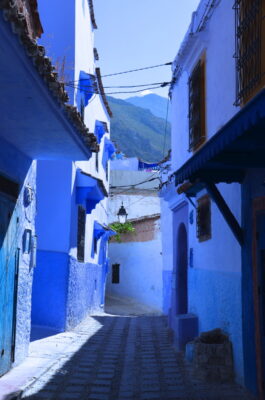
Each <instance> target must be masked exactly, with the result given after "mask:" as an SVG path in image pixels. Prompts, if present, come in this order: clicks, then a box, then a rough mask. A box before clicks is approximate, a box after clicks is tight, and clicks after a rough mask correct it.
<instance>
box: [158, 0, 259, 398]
mask: <svg viewBox="0 0 265 400" xmlns="http://www.w3.org/2000/svg"><path fill="white" fill-rule="evenodd" d="M264 12H265V4H264V1H258V2H251V1H247V0H237V1H235V2H234V5H232V4H231V3H228V2H225V1H222V0H221V1H220V0H219V1H214V0H213V1H210V2H207V1H201V2H200V4H199V6H198V9H197V11H196V12H195V13H194V14H193V17H192V21H191V24H190V27H189V29H188V32H187V34H186V36H185V38H184V40H183V43H182V45H181V47H180V50H179V52H178V54H177V57H176V58H175V60H174V63H173V78H172V86H171V89H170V95H171V101H172V166H171V168H172V173H171V174H169V179H168V181H167V182H166V183H165V184H164V185H163V188H162V191H161V194H162V202H163V207H164V209H165V211H164V213H163V214H164V217H165V219H166V220H167V221H168V224H170V225H171V227H172V233H171V237H172V240H171V241H170V242H169V245H170V247H171V249H170V254H171V255H172V256H171V257H170V259H169V260H168V273H167V285H169V282H170V280H171V290H170V292H171V294H170V297H168V293H169V290H168V291H167V294H166V295H165V301H166V302H167V304H168V303H170V310H169V320H170V325H171V328H172V330H173V331H174V334H175V341H176V343H177V345H178V346H179V347H180V348H184V347H185V344H186V343H187V342H188V341H189V340H192V339H193V338H194V337H195V336H196V335H197V334H199V333H200V332H202V331H208V330H211V329H214V328H221V329H222V330H223V331H225V332H226V333H227V334H228V335H229V338H230V340H231V342H232V344H233V357H234V368H235V376H236V379H237V380H238V381H239V382H241V383H243V384H244V385H246V386H247V387H248V388H249V389H250V390H251V391H252V392H253V393H259V395H260V398H264V397H263V396H264V388H263V383H262V382H263V381H264V371H265V369H264V363H265V358H264V356H263V352H262V348H263V347H264V342H263V325H264V315H263V311H262V310H263V294H262V293H263V292H262V290H263V289H262V288H263V284H264V283H263V277H262V276H263V275H262V274H263V273H262V267H261V265H262V254H263V229H264V225H263V222H262V221H263V213H264V207H263V204H264V195H265V192H264V185H263V184H262V182H263V180H262V179H263V178H262V177H263V175H264V167H265V165H264V157H263V155H262V154H264V153H263V152H264V138H263V137H264V134H263V132H264V128H265V126H264V109H263V107H264V106H263V105H264V99H265V98H264V89H263V87H264V74H265V64H264V60H263V54H264V45H265V34H264V32H265V31H264V17H263V16H264ZM224 26H225V29H224ZM162 220H163V215H162ZM162 226H163V222H162ZM163 251H164V249H163ZM170 271H171V272H170ZM170 274H172V275H171V278H170ZM165 279H166V278H165ZM183 320H185V321H183Z"/></svg>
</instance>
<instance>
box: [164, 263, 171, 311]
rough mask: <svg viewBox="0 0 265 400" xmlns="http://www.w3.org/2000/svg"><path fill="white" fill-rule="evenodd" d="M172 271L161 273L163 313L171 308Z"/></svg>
mask: <svg viewBox="0 0 265 400" xmlns="http://www.w3.org/2000/svg"><path fill="white" fill-rule="evenodd" d="M171 287H172V271H165V270H164V271H163V313H165V314H168V310H169V309H170V307H171Z"/></svg>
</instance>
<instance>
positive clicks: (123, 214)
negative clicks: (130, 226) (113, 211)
mask: <svg viewBox="0 0 265 400" xmlns="http://www.w3.org/2000/svg"><path fill="white" fill-rule="evenodd" d="M117 215H118V219H119V223H120V224H125V222H126V221H127V215H128V214H127V212H126V210H125V207H124V205H123V203H121V206H120V209H119V211H118V214H117Z"/></svg>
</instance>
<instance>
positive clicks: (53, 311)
mask: <svg viewBox="0 0 265 400" xmlns="http://www.w3.org/2000/svg"><path fill="white" fill-rule="evenodd" d="M61 3H62V7H60V5H59V4H57V5H56V8H54V7H53V6H52V2H50V4H51V7H47V1H40V2H39V9H40V13H41V15H42V16H43V17H42V18H43V27H44V32H45V33H44V34H43V37H42V43H44V44H45V45H46V46H47V47H48V48H49V53H50V56H51V57H52V59H53V60H54V62H55V64H57V72H58V76H59V78H60V79H61V81H62V82H63V84H64V86H65V88H66V89H67V91H68V93H69V98H70V102H69V109H70V110H71V109H72V108H74V107H77V109H78V110H79V112H80V118H81V120H82V121H83V122H84V124H85V126H86V129H87V132H89V133H90V134H91V135H93V136H95V137H96V141H97V150H96V151H95V153H94V154H93V155H92V157H91V158H88V159H87V160H84V161H82V159H80V160H79V161H75V162H74V161H65V162H50V161H41V162H38V165H37V193H38V196H37V234H38V238H39V240H38V251H37V268H36V274H35V277H34V283H33V306H32V322H33V331H35V332H36V331H37V330H38V329H39V327H41V329H43V328H47V329H55V330H58V331H63V330H66V329H70V328H71V327H73V326H76V325H77V324H78V323H79V322H80V321H81V320H82V319H83V318H84V317H85V316H86V315H87V314H88V313H91V312H93V311H95V310H99V309H101V307H102V306H103V304H104V287H105V280H106V271H107V243H108V238H109V236H110V235H111V234H112V232H111V231H110V230H109V229H108V228H107V211H106V210H107V198H108V188H109V182H108V181H109V159H110V157H111V155H112V154H113V152H114V150H115V148H114V145H113V144H112V142H111V141H110V138H109V132H110V124H109V122H110V116H111V111H110V109H109V106H108V103H107V100H106V97H105V94H104V90H103V86H102V82H101V76H100V70H99V68H98V67H97V66H96V63H97V60H98V53H97V50H96V48H95V47H94V30H95V29H96V28H97V26H96V21H95V15H94V9H93V3H92V1H79V0H76V1H74V2H69V4H67V5H66V4H65V2H61ZM51 9H53V12H52V15H51V12H50V10H51ZM51 38H52V39H51ZM48 221H49V222H48Z"/></svg>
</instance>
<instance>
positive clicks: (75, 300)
mask: <svg viewBox="0 0 265 400" xmlns="http://www.w3.org/2000/svg"><path fill="white" fill-rule="evenodd" d="M101 289H102V266H101V265H97V264H91V263H80V262H78V261H77V260H76V259H75V258H73V257H70V273H69V283H68V299H67V317H66V318H67V319H66V329H71V328H73V327H75V326H76V325H77V324H78V323H79V322H80V321H82V319H83V318H84V317H85V316H86V315H87V314H90V313H91V312H93V311H99V310H100V309H101V308H100V305H101V304H100V303H101Z"/></svg>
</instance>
